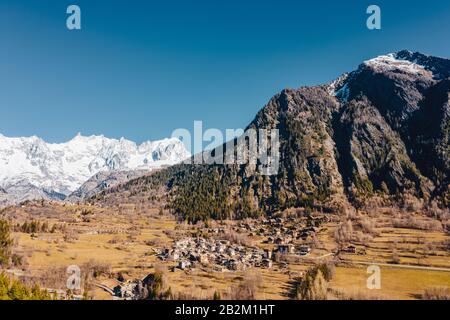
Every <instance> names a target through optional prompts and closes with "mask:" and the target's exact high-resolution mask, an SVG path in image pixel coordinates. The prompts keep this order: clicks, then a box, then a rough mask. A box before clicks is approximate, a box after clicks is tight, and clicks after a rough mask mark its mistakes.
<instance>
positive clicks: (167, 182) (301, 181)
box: [92, 51, 450, 222]
mask: <svg viewBox="0 0 450 320" xmlns="http://www.w3.org/2000/svg"><path fill="white" fill-rule="evenodd" d="M449 76H450V60H448V59H443V58H437V57H431V56H426V55H423V54H420V53H412V52H409V51H401V52H398V53H394V54H389V55H385V56H380V57H377V58H375V59H372V60H368V61H365V62H364V63H362V64H361V65H360V66H359V67H358V69H357V70H355V71H353V72H351V73H349V74H346V75H343V76H342V77H340V78H339V79H338V80H336V81H334V82H332V83H331V84H327V85H322V86H316V87H303V88H300V89H289V90H283V91H282V92H281V93H279V94H277V95H276V96H274V97H273V98H272V99H271V100H270V101H269V103H268V104H267V105H266V106H265V107H264V108H263V109H262V110H261V111H260V112H259V113H258V114H257V115H256V117H255V119H254V120H253V121H252V122H251V123H250V125H249V126H248V128H257V129H264V128H266V129H270V128H277V129H279V131H280V155H281V158H280V167H279V171H278V174H276V175H272V176H263V175H261V174H260V173H259V172H258V171H257V170H255V166H253V165H249V164H247V165H211V166H205V165H178V166H175V167H172V168H170V169H168V170H163V171H162V172H158V173H156V174H154V175H152V176H151V177H143V178H139V179H136V180H133V181H131V182H129V183H127V184H124V185H122V186H120V187H117V188H113V189H112V190H108V191H105V192H103V193H101V194H100V195H99V196H98V197H96V198H94V199H92V201H100V202H107V203H111V202H114V201H120V200H119V199H121V198H122V197H123V194H124V193H125V194H127V195H130V196H131V195H132V196H131V197H130V198H129V199H128V200H129V201H132V200H133V197H137V198H138V197H139V196H141V195H143V194H145V192H148V190H149V186H151V187H153V188H154V187H156V186H160V185H163V186H165V187H166V188H167V191H168V197H167V201H168V206H169V207H170V208H171V209H172V210H173V211H174V212H175V213H177V214H178V215H180V217H181V218H183V219H187V220H189V221H192V222H195V221H197V220H202V219H206V218H209V217H212V218H226V217H233V218H242V217H246V216H253V215H259V214H261V213H267V212H273V211H275V210H280V209H284V208H289V207H294V206H317V205H320V206H321V207H322V208H324V209H327V208H328V209H332V208H333V207H335V205H339V203H343V202H346V201H350V202H352V203H354V204H358V203H359V204H361V203H362V202H364V201H365V200H366V199H368V198H369V197H371V196H372V195H374V194H375V193H379V194H386V195H390V196H393V197H395V196H397V197H399V196H401V195H402V194H405V193H410V194H414V195H415V196H417V197H420V198H422V199H424V200H428V199H430V198H432V197H438V198H439V199H440V200H441V203H442V205H444V206H448V203H449V202H448V200H449V189H448V187H449V183H450V181H449V173H450V161H449V134H450V121H449V117H450V78H449ZM127 192H128V193H127Z"/></svg>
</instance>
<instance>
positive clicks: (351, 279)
mask: <svg viewBox="0 0 450 320" xmlns="http://www.w3.org/2000/svg"><path fill="white" fill-rule="evenodd" d="M368 277H369V274H368V273H367V268H362V267H360V268H356V267H337V268H336V274H335V276H334V278H333V280H332V281H331V283H330V286H331V287H332V288H334V289H341V290H347V291H350V292H352V291H353V292H354V291H357V292H362V293H365V294H366V295H367V296H379V297H380V298H384V299H394V300H409V299H418V298H420V296H421V294H422V293H423V291H424V290H425V289H427V288H431V287H438V286H447V287H450V272H438V271H426V270H404V269H396V268H390V267H381V289H379V290H378V289H372V290H369V289H367V278H368Z"/></svg>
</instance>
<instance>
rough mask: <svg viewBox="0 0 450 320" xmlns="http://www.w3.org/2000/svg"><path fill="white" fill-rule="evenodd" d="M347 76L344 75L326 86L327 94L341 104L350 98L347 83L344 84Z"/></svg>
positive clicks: (346, 74)
mask: <svg viewBox="0 0 450 320" xmlns="http://www.w3.org/2000/svg"><path fill="white" fill-rule="evenodd" d="M348 76H349V74H348V73H344V74H343V75H342V76H340V77H339V78H337V79H336V80H334V81H332V82H330V83H329V84H328V85H327V91H328V93H329V94H330V95H332V96H334V97H336V98H338V99H339V100H340V101H343V102H347V100H348V97H349V96H350V89H349V88H348V85H347V83H345V82H346V80H347V79H348Z"/></svg>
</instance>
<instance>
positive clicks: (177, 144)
mask: <svg viewBox="0 0 450 320" xmlns="http://www.w3.org/2000/svg"><path fill="white" fill-rule="evenodd" d="M189 156H190V154H189V152H188V151H187V150H186V149H185V147H184V145H183V143H182V142H181V141H180V140H178V139H176V138H172V139H164V140H161V141H154V142H150V141H148V142H144V143H142V144H141V145H137V144H136V143H134V142H132V141H129V140H126V139H123V138H122V139H120V140H116V139H109V138H106V137H104V136H90V137H84V136H81V135H80V134H78V135H77V136H76V137H75V138H73V139H72V140H70V141H69V142H66V143H60V144H54V143H46V142H45V141H43V140H42V139H40V138H38V137H29V138H7V137H5V136H3V135H0V203H3V204H6V203H17V202H21V201H24V200H30V199H41V198H43V199H55V200H63V199H65V198H67V197H68V196H70V195H71V194H72V193H75V194H74V195H73V196H72V197H71V198H72V199H81V198H82V197H83V196H84V194H85V193H86V194H90V192H91V190H90V189H91V188H92V189H93V190H94V191H95V190H102V189H103V188H107V187H109V186H111V185H114V184H115V183H118V182H121V181H124V180H127V179H129V178H131V177H137V176H139V175H143V174H145V173H148V172H149V171H151V170H154V169H158V168H162V167H165V166H170V165H173V164H176V163H178V162H180V161H182V160H184V159H186V158H188V157H189ZM88 180H89V181H88ZM94 181H95V182H94ZM87 182H88V184H87V185H83V184H84V183H87ZM80 187H82V188H81V189H80V190H78V189H79V188H80Z"/></svg>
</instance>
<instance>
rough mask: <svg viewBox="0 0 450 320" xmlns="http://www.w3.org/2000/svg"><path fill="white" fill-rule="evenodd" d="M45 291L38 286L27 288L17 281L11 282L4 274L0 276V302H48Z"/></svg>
mask: <svg viewBox="0 0 450 320" xmlns="http://www.w3.org/2000/svg"><path fill="white" fill-rule="evenodd" d="M50 299H51V297H50V294H49V293H48V292H47V290H41V289H40V287H39V286H38V285H34V286H33V287H31V288H29V287H27V286H25V285H24V284H23V283H22V282H21V281H19V280H12V279H10V278H9V277H8V276H6V275H5V274H4V273H1V274H0V300H50Z"/></svg>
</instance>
